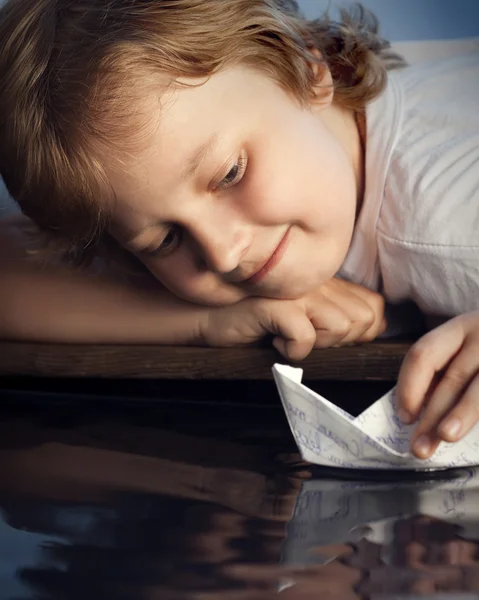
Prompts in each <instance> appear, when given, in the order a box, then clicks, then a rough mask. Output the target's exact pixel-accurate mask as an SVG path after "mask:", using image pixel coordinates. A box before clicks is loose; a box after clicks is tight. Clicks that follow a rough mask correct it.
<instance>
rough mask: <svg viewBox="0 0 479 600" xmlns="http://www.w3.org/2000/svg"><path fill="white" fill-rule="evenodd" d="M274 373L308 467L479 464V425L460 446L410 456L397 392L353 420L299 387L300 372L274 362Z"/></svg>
mask: <svg viewBox="0 0 479 600" xmlns="http://www.w3.org/2000/svg"><path fill="white" fill-rule="evenodd" d="M273 375H274V379H275V382H276V386H277V388H278V391H279V395H280V397H281V401H282V403H283V407H284V410H285V412H286V416H287V418H288V422H289V425H290V427H291V431H292V432H293V435H294V438H295V440H296V443H297V445H298V448H299V451H300V452H301V456H302V457H303V459H304V460H306V461H308V462H310V463H314V464H318V465H324V466H329V467H342V468H348V469H414V470H431V469H447V468H454V467H463V466H468V465H479V425H476V427H474V428H473V429H472V431H471V432H470V433H469V434H468V435H467V436H466V437H465V438H464V439H462V440H461V441H459V442H456V443H454V444H448V443H445V442H443V443H441V444H440V446H439V448H438V449H437V450H436V452H435V453H434V455H433V456H432V457H431V458H429V459H426V460H421V459H418V458H416V457H415V456H414V455H412V454H411V452H410V439H411V434H412V432H413V430H414V425H404V424H403V423H402V422H401V421H400V420H399V419H398V417H397V415H396V395H395V388H393V389H392V390H390V391H389V392H388V393H387V394H385V395H384V396H383V397H382V398H380V399H379V400H377V401H376V402H375V403H374V404H372V405H371V406H370V407H369V408H368V409H367V410H365V411H364V412H363V413H361V414H360V415H359V416H358V417H356V418H354V417H352V416H351V415H350V414H349V413H347V412H346V411H344V410H342V409H341V408H339V407H338V406H335V405H334V404H333V403H332V402H329V400H326V398H323V397H322V396H320V395H319V394H317V393H316V392H314V391H313V390H311V389H309V388H308V387H306V386H305V385H303V384H302V383H301V379H302V375H303V370H302V369H298V368H294V367H290V366H287V365H279V364H275V365H274V366H273Z"/></svg>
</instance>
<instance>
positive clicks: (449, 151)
mask: <svg viewBox="0 0 479 600" xmlns="http://www.w3.org/2000/svg"><path fill="white" fill-rule="evenodd" d="M366 118H367V135H366V189H365V198H364V201H363V205H362V208H361V212H360V215H359V218H358V222H357V224H356V229H355V232H354V235H353V239H352V242H351V246H350V249H349V252H348V255H347V257H346V259H345V261H344V264H343V266H342V268H341V271H340V275H341V276H342V277H344V278H346V279H349V280H351V281H354V282H356V283H360V284H362V285H365V286H367V287H369V288H371V289H374V290H377V291H381V292H382V293H383V295H384V296H385V298H386V300H387V301H389V302H393V303H396V302H401V301H403V300H407V299H408V300H413V301H414V302H415V303H416V304H417V305H418V306H419V308H420V309H421V310H422V311H423V312H424V313H426V314H431V315H442V316H453V315H457V314H461V313H464V312H467V311H470V310H474V309H478V308H479V52H471V53H469V54H466V55H462V56H455V57H453V58H451V59H448V60H444V61H440V62H435V63H434V62H429V63H424V64H419V65H417V66H413V67H407V68H405V69H402V70H400V71H396V72H392V73H390V74H389V82H388V85H387V87H386V89H385V91H384V92H383V93H382V94H381V96H380V97H378V98H377V99H376V100H374V101H373V102H372V103H371V104H370V105H369V106H368V109H367V113H366Z"/></svg>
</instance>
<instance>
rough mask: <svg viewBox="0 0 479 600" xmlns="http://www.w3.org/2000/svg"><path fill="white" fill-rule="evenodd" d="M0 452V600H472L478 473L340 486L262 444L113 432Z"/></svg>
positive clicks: (113, 428)
mask: <svg viewBox="0 0 479 600" xmlns="http://www.w3.org/2000/svg"><path fill="white" fill-rule="evenodd" d="M0 439H1V440H2V442H1V446H2V447H1V448H0V509H1V514H2V519H3V522H2V523H1V524H0V600H33V599H36V600H38V599H39V600H76V599H81V600H96V599H97V598H98V599H101V600H150V599H151V600H153V599H161V600H190V599H191V600H269V599H273V598H278V597H279V598H283V599H286V600H288V599H291V600H296V599H297V600H310V599H311V600H312V599H313V598H314V599H315V600H316V599H317V598H321V599H326V600H327V599H329V598H331V599H336V600H349V599H353V598H354V599H368V600H369V599H371V600H372V599H374V600H379V599H380V598H386V597H389V598H390V599H392V598H401V597H404V598H406V597H409V598H411V594H413V595H414V594H415V595H419V596H427V595H429V596H432V597H434V596H435V595H437V594H442V595H441V596H437V597H438V598H439V597H441V598H444V597H450V598H454V599H456V598H457V599H460V598H477V594H476V592H477V591H479V566H478V548H479V475H478V474H477V473H476V471H474V470H467V471H462V472H461V473H460V474H459V476H456V477H455V478H452V479H450V480H446V481H440V480H435V481H425V480H420V481H409V482H405V481H403V482H399V483H392V482H388V483H382V484H380V483H372V482H366V481H344V480H342V481H341V480H335V479H332V478H331V474H330V472H329V471H327V470H319V471H314V476H312V472H311V471H310V470H309V468H307V467H305V466H304V465H301V464H300V463H299V462H298V461H297V457H295V456H291V455H285V454H281V455H279V454H278V455H276V452H275V451H274V449H273V450H272V448H271V443H270V442H268V444H264V445H262V444H261V443H257V444H256V445H253V444H251V443H250V444H244V443H243V444H242V443H238V442H229V441H226V440H224V439H220V438H219V437H215V436H210V437H204V438H200V437H195V436H192V435H189V434H180V433H172V432H167V431H162V430H161V429H160V428H155V427H151V426H150V427H144V426H142V427H140V426H135V425H131V424H128V423H125V422H115V423H111V421H109V422H108V424H107V423H105V422H104V423H100V424H98V423H97V424H94V425H91V424H89V425H88V426H81V427H80V426H79V427H76V428H75V429H70V430H66V429H65V428H62V427H59V426H56V425H52V424H49V425H47V424H45V423H43V424H41V425H39V424H38V423H37V424H35V423H33V422H31V421H29V420H28V419H21V420H15V421H14V420H13V419H12V420H11V421H10V422H9V421H8V420H7V421H4V422H3V425H1V426H0ZM269 439H271V438H269ZM19 440H25V443H22V442H21V441H19ZM14 442H15V443H14ZM445 593H446V594H449V596H447V595H446V596H444V594H445ZM471 593H472V595H471Z"/></svg>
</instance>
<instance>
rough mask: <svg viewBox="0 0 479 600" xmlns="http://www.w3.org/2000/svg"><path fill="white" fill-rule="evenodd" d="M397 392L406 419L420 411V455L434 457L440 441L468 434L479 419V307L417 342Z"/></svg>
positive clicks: (415, 444) (416, 441) (415, 446)
mask: <svg viewBox="0 0 479 600" xmlns="http://www.w3.org/2000/svg"><path fill="white" fill-rule="evenodd" d="M397 393H398V402H399V405H398V415H399V417H400V418H401V419H402V420H403V421H404V422H405V423H414V422H416V421H417V420H418V418H419V416H420V415H421V419H420V422H419V424H418V426H417V428H416V431H415V432H414V436H413V438H412V440H411V445H412V450H413V452H414V454H415V455H416V456H418V457H419V458H429V457H430V456H432V454H433V453H434V452H435V450H436V449H437V446H438V445H439V443H440V442H441V441H446V442H456V441H458V440H460V439H461V438H463V437H464V436H465V435H466V434H467V433H468V432H469V431H470V430H471V429H472V427H473V426H474V425H475V424H476V423H477V421H478V420H479V311H475V312H471V313H467V314H464V315H460V316H458V317H455V318H454V319H451V320H450V321H447V322H446V323H444V324H443V325H441V326H440V327H438V328H437V329H434V330H432V331H430V332H429V333H427V334H426V335H425V336H423V337H422V338H421V339H420V340H419V341H418V342H417V343H416V344H414V346H413V347H412V348H411V350H410V351H409V352H408V354H407V356H406V358H405V359H404V362H403V364H402V366H401V370H400V373H399V379H398V384H397ZM421 413H422V414H421Z"/></svg>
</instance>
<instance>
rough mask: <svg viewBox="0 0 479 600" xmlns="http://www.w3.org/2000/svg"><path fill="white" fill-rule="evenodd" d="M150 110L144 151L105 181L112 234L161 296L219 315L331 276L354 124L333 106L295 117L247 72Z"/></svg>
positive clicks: (216, 79) (284, 98)
mask: <svg viewBox="0 0 479 600" xmlns="http://www.w3.org/2000/svg"><path fill="white" fill-rule="evenodd" d="M150 100H151V99H148V101H150ZM150 106H153V109H152V110H153V113H154V123H155V129H154V132H153V135H152V136H151V138H150V139H149V141H148V148H147V150H146V151H144V152H142V153H141V155H140V156H138V157H136V158H135V161H134V162H133V161H132V162H131V163H129V164H126V165H125V168H124V171H123V172H121V173H120V172H119V170H118V169H117V170H116V172H115V173H114V174H113V175H112V184H113V187H114V189H115V192H116V195H117V205H116V212H115V219H114V220H115V227H114V229H113V234H114V235H115V237H117V239H118V240H119V241H120V243H122V244H123V245H125V247H126V248H128V249H129V250H131V251H132V252H133V253H134V254H135V255H136V256H138V257H139V258H140V260H141V261H142V262H143V263H144V264H145V265H146V267H147V268H148V269H149V270H150V271H151V272H152V273H153V275H154V276H155V277H156V278H157V279H159V280H160V281H161V282H162V283H163V285H165V286H166V287H167V288H168V289H170V290H171V291H172V292H173V293H174V294H176V295H177V296H180V297H182V298H185V299H187V300H190V301H193V302H196V303H200V304H212V305H224V304H230V303H234V302H237V301H238V300H241V299H243V298H245V297H248V296H264V297H271V298H295V297H299V296H302V295H304V294H305V293H307V292H308V291H309V290H311V289H312V288H313V287H315V286H317V285H319V284H321V283H323V282H325V281H326V280H328V279H330V278H331V277H332V276H333V275H334V274H335V273H336V272H337V271H338V269H339V268H340V266H341V263H342V261H343V259H344V257H345V255H346V252H347V249H348V246H349V243H350V239H351V235H352V231H353V226H354V220H355V214H356V208H357V206H356V204H357V195H358V178H359V175H358V165H357V164H355V157H356V158H357V154H358V152H357V147H356V146H358V145H359V141H358V135H357V129H356V127H355V125H354V121H353V119H352V117H351V115H349V116H347V115H346V113H344V111H340V110H339V109H338V108H337V107H336V106H335V105H334V104H332V103H331V100H330V98H329V99H323V100H318V101H317V102H315V103H314V106H311V107H310V108H307V109H306V108H302V107H300V106H299V104H298V102H297V101H296V100H295V99H293V98H292V97H291V96H290V95H288V94H287V93H285V92H284V91H283V90H282V89H281V88H280V87H279V86H278V85H277V84H276V83H274V82H273V81H272V80H270V79H269V78H268V77H266V76H265V75H262V74H259V73H257V72H256V71H254V70H252V69H247V68H244V67H235V68H229V69H226V70H224V71H222V72H220V73H218V74H215V75H213V76H212V77H211V78H210V79H209V80H208V81H206V83H203V84H202V85H199V86H197V87H189V88H178V87H175V88H174V89H173V88H171V89H168V90H166V91H164V92H163V93H162V94H161V98H160V99H158V97H156V98H155V99H154V100H153V101H152V102H151V104H150ZM352 124H353V125H352ZM353 129H354V131H353ZM356 162H357V161H356Z"/></svg>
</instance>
